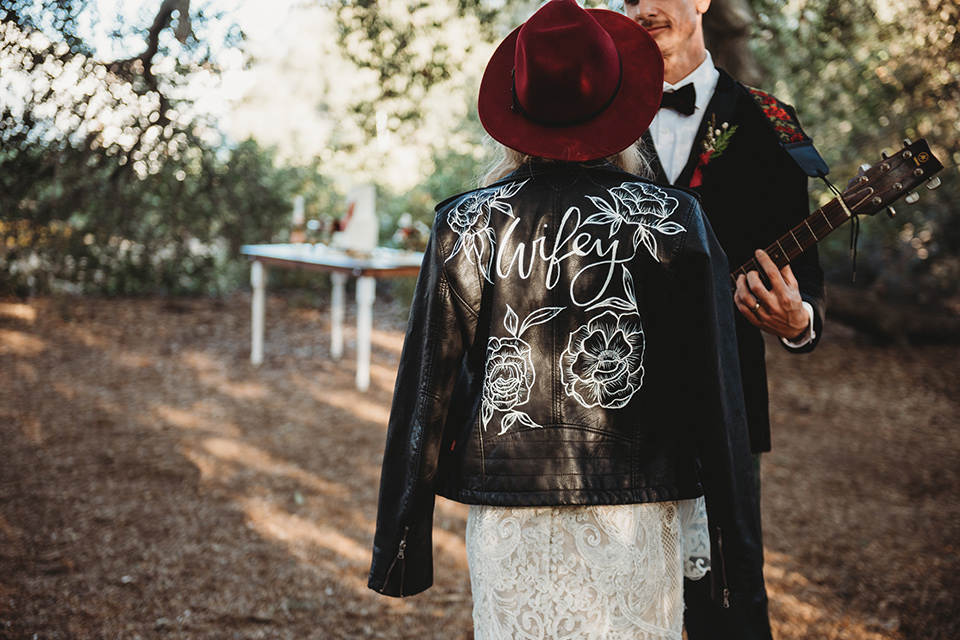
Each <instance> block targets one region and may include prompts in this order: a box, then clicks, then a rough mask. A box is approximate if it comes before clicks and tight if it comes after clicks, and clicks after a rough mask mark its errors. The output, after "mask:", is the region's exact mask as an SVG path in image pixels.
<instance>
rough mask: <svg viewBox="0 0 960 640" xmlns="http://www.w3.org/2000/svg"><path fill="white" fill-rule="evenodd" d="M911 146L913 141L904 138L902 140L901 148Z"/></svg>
mask: <svg viewBox="0 0 960 640" xmlns="http://www.w3.org/2000/svg"><path fill="white" fill-rule="evenodd" d="M912 144H913V140H911V139H910V138H904V139H903V146H905V147H909V146H910V145H912Z"/></svg>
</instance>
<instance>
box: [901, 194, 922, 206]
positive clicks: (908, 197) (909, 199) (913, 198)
mask: <svg viewBox="0 0 960 640" xmlns="http://www.w3.org/2000/svg"><path fill="white" fill-rule="evenodd" d="M919 199H920V196H919V195H917V192H916V191H911V192H910V193H908V194H907V195H906V196H905V197H904V198H903V201H904V202H906V203H907V204H915V203H916V202H917V200H919Z"/></svg>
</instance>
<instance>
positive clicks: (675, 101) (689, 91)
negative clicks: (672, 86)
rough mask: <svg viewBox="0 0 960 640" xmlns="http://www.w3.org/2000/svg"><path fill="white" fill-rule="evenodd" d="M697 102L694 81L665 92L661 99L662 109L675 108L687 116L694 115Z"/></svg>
mask: <svg viewBox="0 0 960 640" xmlns="http://www.w3.org/2000/svg"><path fill="white" fill-rule="evenodd" d="M696 103H697V90H696V89H694V88H693V84H692V83H688V84H685V85H683V86H682V87H680V88H679V89H677V90H676V91H670V92H668V93H664V94H663V98H661V99H660V108H661V109H673V110H674V111H676V112H677V113H680V114H683V115H685V116H691V115H693V112H694V110H695V109H696Z"/></svg>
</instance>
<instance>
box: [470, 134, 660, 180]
mask: <svg viewBox="0 0 960 640" xmlns="http://www.w3.org/2000/svg"><path fill="white" fill-rule="evenodd" d="M487 139H488V140H490V141H492V140H493V139H492V138H489V137H488V138H487ZM494 144H496V146H497V148H498V150H497V154H496V156H495V157H494V159H493V160H492V161H491V162H490V163H489V164H488V165H487V169H486V171H485V172H484V174H483V177H482V178H481V179H480V180H479V183H480V186H481V187H485V186H487V185H490V184H493V183H494V182H496V181H497V180H501V179H503V178H505V177H507V176H508V175H510V174H511V173H513V172H514V171H516V170H517V169H519V168H520V167H522V166H523V165H525V164H527V163H528V162H532V161H533V160H537V159H538V158H536V157H535V156H531V155H528V154H525V153H520V152H519V151H517V150H516V149H511V148H510V147H507V146H504V145H502V144H500V143H498V142H494ZM647 156H648V154H647V150H646V148H645V145H644V143H643V140H637V141H636V142H635V143H633V144H632V145H630V146H629V147H627V148H626V149H624V150H623V151H621V152H620V153H617V154H615V155H612V156H610V157H609V158H607V160H608V161H610V162H611V163H613V164H614V165H616V166H617V167H619V168H620V169H623V170H624V171H626V172H627V173H633V174H635V175H638V176H642V177H644V178H647V179H652V178H653V177H654V176H653V170H652V169H651V168H650V161H649V160H648V159H647Z"/></svg>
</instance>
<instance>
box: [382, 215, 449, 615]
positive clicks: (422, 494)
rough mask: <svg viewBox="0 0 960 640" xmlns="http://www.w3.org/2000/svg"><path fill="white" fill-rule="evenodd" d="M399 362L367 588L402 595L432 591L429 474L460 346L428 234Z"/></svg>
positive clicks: (432, 482) (432, 481) (432, 480)
mask: <svg viewBox="0 0 960 640" xmlns="http://www.w3.org/2000/svg"><path fill="white" fill-rule="evenodd" d="M424 254H425V255H424V261H423V265H422V267H421V270H420V276H419V278H418V280H417V286H416V291H415V293H414V299H413V304H412V306H411V310H410V318H409V321H408V325H407V333H406V338H405V339H404V344H403V350H402V353H401V356H400V366H399V370H398V372H397V382H396V386H395V389H394V396H393V405H392V408H391V411H390V421H389V425H388V427H387V442H386V447H385V450H384V455H383V467H382V471H381V476H380V497H379V504H378V508H377V529H376V534H375V536H374V542H373V561H372V564H371V567H370V576H369V580H368V586H369V587H370V588H371V589H373V590H375V591H378V592H380V593H382V594H384V595H388V596H398V597H399V596H408V595H413V594H416V593H419V592H421V591H423V590H425V589H427V588H428V587H430V586H431V584H433V509H434V503H435V500H436V497H435V496H436V471H437V464H438V458H439V449H440V442H441V439H442V436H443V425H444V422H445V418H446V414H447V409H448V406H447V404H448V402H449V398H450V397H451V389H452V386H453V384H454V381H455V380H456V378H457V374H458V372H459V370H460V366H461V362H462V360H463V348H462V344H463V340H462V338H461V331H460V328H459V324H458V321H457V314H456V309H455V308H454V305H453V299H452V292H451V289H450V284H449V282H448V280H447V278H446V276H445V273H444V269H443V267H444V260H443V256H442V255H441V253H440V249H439V243H438V242H437V238H436V229H435V230H434V233H433V234H431V237H430V240H429V241H428V244H427V247H426V250H425V252H424Z"/></svg>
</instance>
